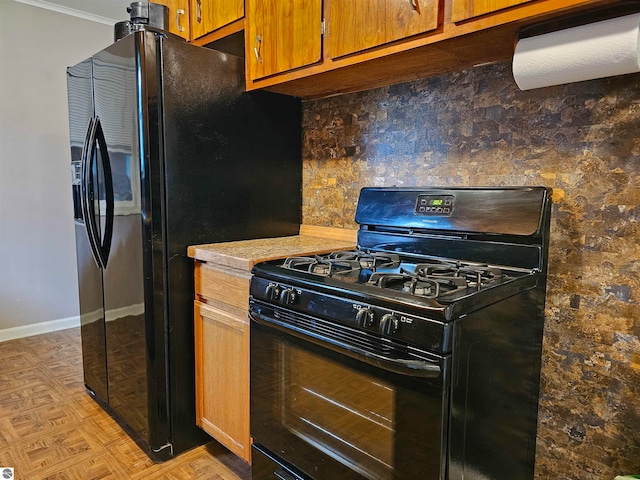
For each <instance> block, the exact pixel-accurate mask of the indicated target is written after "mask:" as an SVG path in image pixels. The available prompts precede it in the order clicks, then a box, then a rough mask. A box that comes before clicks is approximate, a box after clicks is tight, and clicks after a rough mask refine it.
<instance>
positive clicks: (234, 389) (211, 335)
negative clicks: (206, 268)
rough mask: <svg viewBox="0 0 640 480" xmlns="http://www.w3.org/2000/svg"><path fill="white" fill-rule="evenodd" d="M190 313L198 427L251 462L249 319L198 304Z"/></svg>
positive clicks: (196, 303)
mask: <svg viewBox="0 0 640 480" xmlns="http://www.w3.org/2000/svg"><path fill="white" fill-rule="evenodd" d="M194 313H195V315H194V319H195V353H196V417H197V423H198V426H199V427H200V428H202V429H203V430H204V431H206V432H207V433H208V434H209V435H211V436H212V437H213V438H215V439H216V440H217V441H218V442H220V443H221V444H222V445H224V446H225V447H227V448H228V449H229V450H231V451H232V452H233V453H235V454H236V455H238V456H240V457H242V458H243V459H244V460H246V461H247V462H249V461H250V458H251V448H250V447H251V437H250V435H249V321H248V317H246V316H245V318H242V317H241V316H239V315H238V316H236V315H232V314H230V313H227V312H224V311H222V310H218V309H216V308H213V307H211V306H209V305H206V304H204V303H202V302H198V301H196V302H195V305H194Z"/></svg>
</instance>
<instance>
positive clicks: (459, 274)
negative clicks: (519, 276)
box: [414, 262, 502, 288]
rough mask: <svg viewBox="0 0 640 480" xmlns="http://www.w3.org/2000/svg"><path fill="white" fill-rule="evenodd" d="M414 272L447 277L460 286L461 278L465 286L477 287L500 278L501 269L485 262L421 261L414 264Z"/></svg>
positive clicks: (421, 274) (422, 274)
mask: <svg viewBox="0 0 640 480" xmlns="http://www.w3.org/2000/svg"><path fill="white" fill-rule="evenodd" d="M414 272H415V274H416V275H419V276H424V277H437V278H447V279H449V280H450V281H452V282H454V283H456V284H458V285H460V286H462V283H458V282H459V280H462V281H464V282H465V284H466V286H469V287H478V288H480V287H481V286H485V285H488V284H489V283H494V282H497V281H499V280H500V279H501V278H502V271H501V270H500V269H499V268H497V267H490V266H488V265H486V264H478V265H470V264H464V263H461V262H451V263H435V264H433V263H421V264H418V265H416V267H415V269H414Z"/></svg>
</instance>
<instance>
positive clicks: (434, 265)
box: [254, 250, 536, 320]
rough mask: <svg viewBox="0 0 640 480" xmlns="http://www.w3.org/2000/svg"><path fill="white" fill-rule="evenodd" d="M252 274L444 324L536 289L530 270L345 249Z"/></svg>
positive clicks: (268, 266)
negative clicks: (429, 316) (415, 313)
mask: <svg viewBox="0 0 640 480" xmlns="http://www.w3.org/2000/svg"><path fill="white" fill-rule="evenodd" d="M254 273H255V274H256V275H258V276H263V277H266V278H269V279H271V280H275V281H277V282H283V283H284V284H285V285H286V284H290V285H293V286H296V287H302V288H305V289H307V290H316V291H318V292H319V293H324V294H329V295H335V296H343V297H349V298H352V299H354V300H357V301H361V302H368V303H372V304H373V303H378V304H385V306H386V307H387V308H391V309H394V310H396V311H405V312H411V311H421V312H422V313H426V314H429V312H431V314H432V315H433V316H436V317H439V318H443V319H445V320H446V319H449V318H453V317H455V316H458V315H460V314H462V313H468V312H470V311H473V310H475V309H476V308H480V307H481V306H482V305H487V304H489V303H492V302H494V301H497V300H499V299H502V298H506V297H507V296H510V295H513V294H514V293H517V292H518V291H521V290H522V289H526V288H530V287H531V286H533V285H535V282H536V281H535V273H536V272H534V271H531V270H525V269H517V268H509V267H500V266H495V265H486V264H481V263H474V262H464V261H459V260H453V259H443V258H438V257H425V256H412V255H407V254H397V253H394V252H385V251H373V250H350V251H340V252H333V253H331V254H328V255H315V256H309V257H290V258H287V259H285V260H274V261H270V262H264V263H261V264H258V265H256V266H255V267H254Z"/></svg>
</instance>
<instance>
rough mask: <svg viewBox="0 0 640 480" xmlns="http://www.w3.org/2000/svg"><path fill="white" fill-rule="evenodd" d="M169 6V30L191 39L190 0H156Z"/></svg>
mask: <svg viewBox="0 0 640 480" xmlns="http://www.w3.org/2000/svg"><path fill="white" fill-rule="evenodd" d="M154 2H155V3H159V4H160V5H166V6H167V7H169V31H170V32H171V33H175V34H176V35H180V36H181V37H182V38H184V39H186V40H189V38H190V36H189V0H154Z"/></svg>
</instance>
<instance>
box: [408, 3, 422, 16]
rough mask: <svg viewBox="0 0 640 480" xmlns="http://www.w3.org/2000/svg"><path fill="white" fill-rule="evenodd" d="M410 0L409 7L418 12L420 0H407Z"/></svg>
mask: <svg viewBox="0 0 640 480" xmlns="http://www.w3.org/2000/svg"><path fill="white" fill-rule="evenodd" d="M409 1H410V2H411V8H413V9H414V10H415V11H416V12H418V13H420V0H409Z"/></svg>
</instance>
